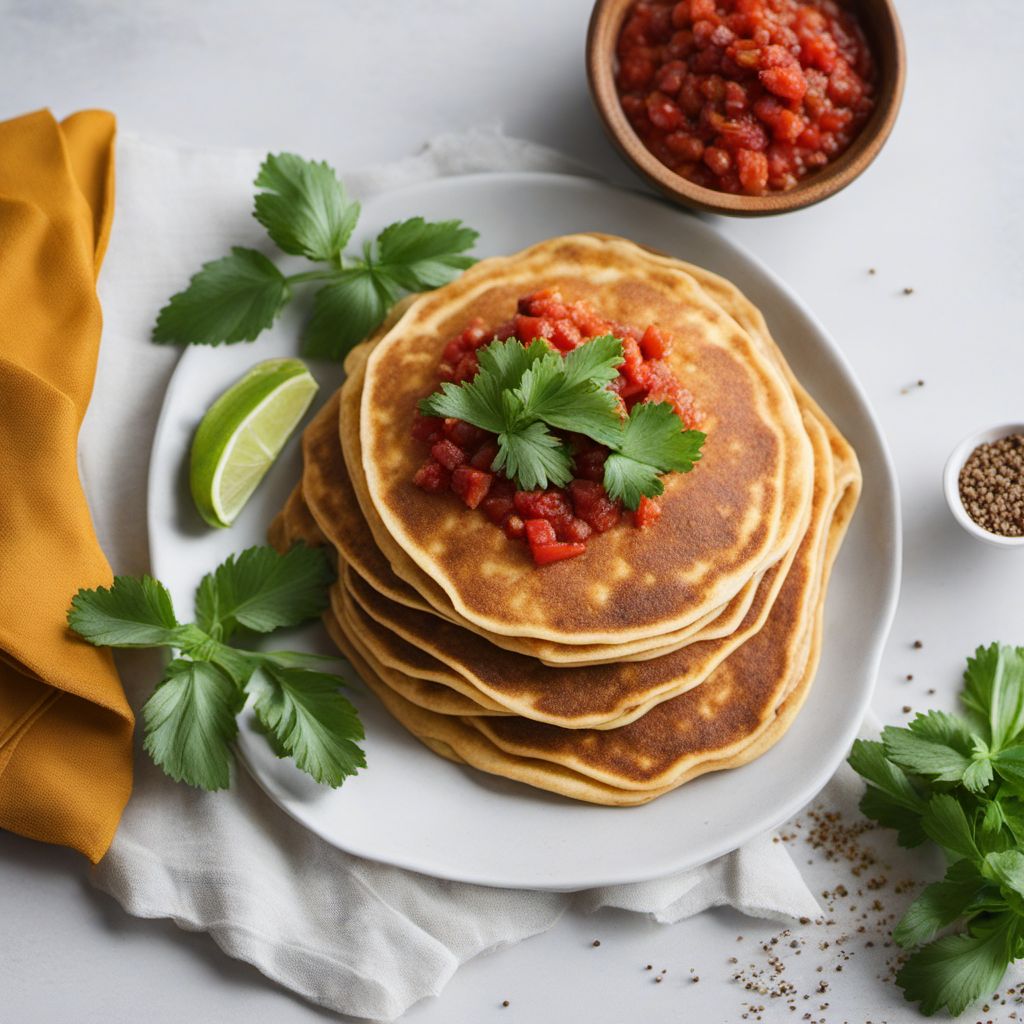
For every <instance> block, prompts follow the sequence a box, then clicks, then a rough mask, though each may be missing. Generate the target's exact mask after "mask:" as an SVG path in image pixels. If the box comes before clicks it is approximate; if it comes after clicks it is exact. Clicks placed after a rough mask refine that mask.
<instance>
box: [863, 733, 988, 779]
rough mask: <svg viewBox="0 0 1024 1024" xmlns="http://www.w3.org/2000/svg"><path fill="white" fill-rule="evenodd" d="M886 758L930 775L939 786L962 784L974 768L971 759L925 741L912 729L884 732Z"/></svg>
mask: <svg viewBox="0 0 1024 1024" xmlns="http://www.w3.org/2000/svg"><path fill="white" fill-rule="evenodd" d="M882 743H883V744H884V746H885V756H886V757H888V758H889V760H890V761H892V762H893V763H894V764H898V765H899V766H900V767H901V768H906V769H907V770H908V771H912V772H917V773H918V774H919V775H929V776H931V777H932V778H934V779H935V781H936V782H959V781H960V780H961V779H962V778H963V777H964V772H965V771H967V769H968V768H969V767H970V766H971V760H970V758H968V757H966V756H965V755H964V754H961V753H960V752H959V751H958V750H954V749H953V748H952V747H950V746H947V745H946V744H944V743H938V742H936V741H934V740H930V739H925V738H924V737H923V736H920V735H918V734H917V733H915V732H912V731H911V730H910V729H898V728H896V727H895V726H886V728H884V729H883V730H882Z"/></svg>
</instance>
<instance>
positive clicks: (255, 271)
mask: <svg viewBox="0 0 1024 1024" xmlns="http://www.w3.org/2000/svg"><path fill="white" fill-rule="evenodd" d="M290 297H291V291H290V289H289V286H288V281H287V279H286V278H285V276H284V274H282V273H281V271H280V270H278V269H277V267H275V266H274V264H273V263H271V262H270V260H268V259H267V257H266V256H264V255H263V253H261V252H257V251H256V250H255V249H243V248H240V247H238V246H235V247H233V248H232V250H231V255H230V256H225V257H224V258H223V259H219V260H213V261H212V262H210V263H204V264H203V268H202V270H200V271H199V273H197V274H196V275H195V276H194V277H193V278H192V280H191V281H190V282H189V285H188V287H187V288H186V289H185V290H184V291H181V292H178V293H177V294H176V295H173V296H172V297H171V300H170V301H169V302H168V303H167V305H166V306H164V308H163V309H161V310H160V315H159V316H158V317H157V321H156V326H155V327H154V328H153V340H154V341H157V342H162V343H163V342H169V343H171V344H174V345H219V344H221V342H227V343H229V344H230V343H233V342H236V341H252V340H253V339H254V338H255V337H256V335H258V334H259V333H260V332H261V331H264V330H266V329H267V328H268V327H270V326H271V325H272V324H273V322H274V320H276V319H277V315H278V313H280V312H281V309H282V307H283V306H284V304H285V303H286V302H287V301H288V299H289V298H290Z"/></svg>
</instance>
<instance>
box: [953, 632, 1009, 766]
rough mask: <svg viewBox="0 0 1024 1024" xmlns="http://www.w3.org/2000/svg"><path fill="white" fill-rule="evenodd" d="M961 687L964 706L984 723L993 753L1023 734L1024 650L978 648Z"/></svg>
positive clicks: (990, 647) (999, 646) (996, 647)
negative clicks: (985, 722) (988, 732)
mask: <svg viewBox="0 0 1024 1024" xmlns="http://www.w3.org/2000/svg"><path fill="white" fill-rule="evenodd" d="M964 684H965V685H964V692H963V697H962V700H963V703H964V706H965V707H967V708H968V709H969V710H970V711H972V712H974V713H975V714H976V715H978V716H979V717H980V718H981V719H983V720H985V721H987V723H988V727H989V730H990V737H989V743H990V745H991V747H992V749H993V750H996V751H998V750H1001V749H1002V748H1003V747H1004V746H1007V745H1009V743H1010V742H1011V741H1012V740H1013V739H1014V738H1015V737H1017V736H1018V735H1020V733H1021V731H1022V730H1024V647H1016V648H1014V647H1005V646H1003V645H1001V644H991V645H990V646H988V647H979V648H978V649H977V651H975V653H974V657H973V658H968V659H967V670H966V672H965V673H964Z"/></svg>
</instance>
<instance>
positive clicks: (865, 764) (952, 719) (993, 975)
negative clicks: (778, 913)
mask: <svg viewBox="0 0 1024 1024" xmlns="http://www.w3.org/2000/svg"><path fill="white" fill-rule="evenodd" d="M961 702H962V704H963V706H964V712H965V713H964V714H963V715H962V716H961V715H952V714H948V713H946V712H943V711H929V712H928V713H927V714H918V715H917V716H916V717H915V719H914V720H913V721H912V722H910V723H909V725H908V726H907V727H906V728H897V727H894V726H888V727H886V728H885V729H884V730H883V731H882V738H881V741H868V740H858V741H857V742H856V743H855V744H854V747H853V751H852V753H851V755H850V764H851V765H852V766H853V768H854V769H855V770H856V771H857V772H858V773H859V774H860V775H862V776H863V777H864V778H865V779H866V780H867V782H868V787H867V790H866V792H865V794H864V798H863V799H862V801H861V805H860V806H861V810H862V811H863V812H864V814H865V815H867V817H869V818H872V819H874V820H875V821H877V822H879V823H880V824H881V825H884V826H886V827H888V828H894V829H896V830H897V838H898V841H899V842H900V844H901V845H903V846H907V847H914V846H919V845H920V844H922V843H924V842H925V841H926V840H929V839H930V840H931V841H932V842H934V843H936V844H937V845H938V846H940V847H941V848H942V850H943V852H944V853H945V854H946V858H947V861H948V863H949V867H948V869H947V871H946V875H945V878H944V879H943V880H942V881H941V882H935V883H933V884H932V885H929V886H928V887H927V888H926V889H924V891H923V892H922V893H921V895H920V896H919V897H918V898H917V899H916V900H915V901H914V902H913V903H912V904H911V906H910V908H909V909H908V910H907V913H906V914H905V915H904V917H903V920H902V921H900V923H899V924H898V925H897V927H896V929H895V931H894V932H893V937H894V938H895V939H896V941H897V942H898V943H899V944H900V945H901V946H903V947H904V948H906V949H914V950H915V951H914V952H913V953H912V954H911V956H910V958H909V959H908V960H907V962H906V963H905V964H904V966H903V968H902V969H901V970H900V972H899V974H898V975H897V978H896V980H897V983H898V984H899V985H900V986H901V987H902V988H903V991H904V993H905V995H906V997H907V999H909V1000H912V1001H915V1002H920V1004H921V1011H922V1012H923V1013H925V1014H932V1013H935V1012H936V1011H937V1010H938V1009H940V1008H941V1007H946V1008H948V1009H949V1011H950V1013H952V1014H954V1015H956V1014H959V1013H961V1012H963V1010H964V1009H966V1007H967V1006H969V1005H970V1004H971V1003H973V1002H974V1001H975V1000H977V999H979V998H980V997H982V996H984V995H988V994H990V993H991V992H993V991H994V990H995V989H997V988H998V987H999V983H1000V979H1001V978H1002V977H1003V974H1004V972H1005V971H1006V968H1007V967H1008V966H1009V965H1010V963H1012V962H1013V961H1014V960H1016V959H1019V958H1020V957H1022V956H1024V647H1016V648H1014V647H1006V646H1001V645H999V644H992V645H990V646H989V647H979V648H978V650H977V651H976V652H975V654H974V657H973V658H968V660H967V670H966V672H965V674H964V690H963V693H962V695H961ZM957 923H959V926H958V929H957V931H956V932H954V933H952V934H946V935H943V936H942V937H941V938H936V937H935V936H936V935H937V934H938V933H939V932H940V931H942V930H945V929H946V928H948V927H949V926H951V925H954V924H957Z"/></svg>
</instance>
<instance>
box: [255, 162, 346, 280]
mask: <svg viewBox="0 0 1024 1024" xmlns="http://www.w3.org/2000/svg"><path fill="white" fill-rule="evenodd" d="M256 185H257V187H259V188H262V189H265V190H266V191H264V192H259V193H257V195H256V201H255V208H254V211H253V216H254V217H255V218H256V219H257V220H258V221H259V222H260V223H261V224H262V225H263V226H264V227H265V228H266V229H267V234H269V235H270V237H271V238H272V239H273V240H274V242H275V243H276V245H277V247H278V248H279V249H281V250H283V251H284V252H287V253H291V254H292V255H293V256H305V257H306V258H307V259H310V260H321V261H324V262H330V261H332V260H334V259H336V258H337V257H339V256H340V255H341V252H342V250H343V249H344V248H345V246H346V244H347V243H348V240H349V238H351V236H352V231H353V229H354V228H355V226H356V221H357V220H359V203H357V202H355V201H354V200H351V199H349V198H348V196H347V195H346V194H345V186H344V185H343V184H342V183H341V181H339V180H338V176H337V175H336V174H335V173H334V170H333V169H332V168H331V167H330V166H329V165H328V164H326V163H322V162H321V163H317V162H316V161H313V160H303V158H302V157H300V156H296V155H295V154H294V153H278V154H277V155H274V154H272V153H271V154H268V155H267V158H266V160H264V161H263V165H262V166H261V167H260V171H259V174H258V175H257V176H256Z"/></svg>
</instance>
